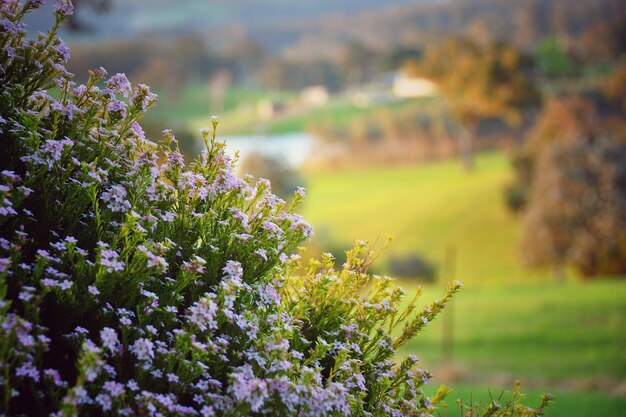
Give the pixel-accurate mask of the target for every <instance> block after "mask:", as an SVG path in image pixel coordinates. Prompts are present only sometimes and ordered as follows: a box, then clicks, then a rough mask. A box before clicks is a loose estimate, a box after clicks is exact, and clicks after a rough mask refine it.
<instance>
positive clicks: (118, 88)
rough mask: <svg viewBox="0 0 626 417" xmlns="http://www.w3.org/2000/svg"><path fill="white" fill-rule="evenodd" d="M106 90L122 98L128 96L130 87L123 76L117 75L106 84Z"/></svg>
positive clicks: (130, 90)
mask: <svg viewBox="0 0 626 417" xmlns="http://www.w3.org/2000/svg"><path fill="white" fill-rule="evenodd" d="M106 86H107V88H109V89H111V90H113V92H114V93H115V94H121V95H122V96H124V97H128V96H130V93H131V92H132V87H131V85H130V81H128V78H126V75H125V74H122V73H117V74H115V75H114V76H112V77H111V78H109V80H108V81H107V82H106Z"/></svg>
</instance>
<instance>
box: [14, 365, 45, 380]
mask: <svg viewBox="0 0 626 417" xmlns="http://www.w3.org/2000/svg"><path fill="white" fill-rule="evenodd" d="M15 375H16V376H23V377H28V378H31V379H32V380H33V381H35V382H39V371H38V370H37V368H36V367H35V365H33V363H32V362H26V363H24V364H23V365H22V366H20V367H19V368H17V369H16V371H15Z"/></svg>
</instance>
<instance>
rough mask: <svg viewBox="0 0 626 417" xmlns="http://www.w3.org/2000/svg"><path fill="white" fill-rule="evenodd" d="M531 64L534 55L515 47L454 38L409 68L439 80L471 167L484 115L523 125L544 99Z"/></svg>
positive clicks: (460, 143) (430, 50) (466, 166)
mask: <svg viewBox="0 0 626 417" xmlns="http://www.w3.org/2000/svg"><path fill="white" fill-rule="evenodd" d="M531 68H532V61H531V60H530V58H529V57H527V56H526V55H524V54H522V53H521V52H520V51H519V50H517V49H515V48H513V47H511V46H509V45H506V44H500V43H497V44H489V45H487V46H479V45H477V44H476V43H474V42H472V41H469V40H467V39H451V40H448V41H446V42H444V43H443V44H441V45H438V46H435V47H432V48H430V49H428V50H427V52H426V54H425V56H424V58H423V59H422V60H421V61H420V62H417V63H415V64H414V65H412V66H410V67H409V68H408V70H409V71H410V72H413V73H417V74H421V75H424V76H427V77H429V78H431V79H433V80H434V81H436V82H437V83H438V85H439V88H440V90H441V92H442V94H443V96H444V98H445V100H446V102H447V104H448V107H449V108H450V111H451V112H452V113H453V114H454V115H455V117H456V118H457V119H458V120H459V122H460V124H461V125H462V126H463V127H464V130H463V132H462V133H461V134H460V136H459V150H460V154H461V156H462V158H463V164H464V166H465V168H466V169H468V170H469V169H471V168H472V152H473V150H472V149H473V141H474V140H475V136H476V134H477V130H478V124H479V122H480V120H481V119H484V118H501V119H503V120H505V121H506V122H507V123H508V124H510V125H511V126H517V125H519V124H520V123H521V120H522V110H523V109H524V108H525V107H526V106H530V105H533V104H536V103H537V102H538V100H539V94H538V92H537V90H536V88H535V86H534V83H533V81H532V79H531V78H530V76H529V71H530V70H531Z"/></svg>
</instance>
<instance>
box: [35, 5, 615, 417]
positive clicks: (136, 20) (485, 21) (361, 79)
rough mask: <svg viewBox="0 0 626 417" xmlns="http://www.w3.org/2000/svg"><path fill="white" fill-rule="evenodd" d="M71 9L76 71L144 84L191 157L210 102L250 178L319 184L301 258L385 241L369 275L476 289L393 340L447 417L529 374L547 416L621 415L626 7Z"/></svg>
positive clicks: (149, 122)
mask: <svg viewBox="0 0 626 417" xmlns="http://www.w3.org/2000/svg"><path fill="white" fill-rule="evenodd" d="M75 3H76V6H77V13H76V14H75V15H74V16H73V20H72V21H71V22H70V24H69V25H67V27H66V28H65V31H64V34H63V37H64V39H65V40H66V42H67V43H69V44H70V46H71V48H72V58H71V61H70V65H69V69H70V71H72V72H73V73H74V74H76V78H77V81H84V80H85V77H86V75H87V71H88V70H89V69H95V68H98V67H100V66H103V67H105V68H106V69H107V70H108V71H109V74H111V75H112V74H114V73H116V72H125V73H126V74H127V75H128V77H129V78H130V80H131V81H132V82H134V83H138V82H142V83H147V84H149V85H151V86H152V87H153V90H155V91H156V92H157V93H158V94H159V96H160V100H159V103H158V105H157V106H156V108H154V109H153V110H152V111H151V112H149V113H148V115H147V116H146V117H145V119H144V120H143V124H144V128H145V129H146V130H147V132H148V133H149V135H150V137H151V138H152V139H154V140H158V139H159V138H160V136H161V133H160V132H161V131H162V130H163V129H165V128H173V129H174V132H175V134H176V136H177V138H178V139H179V141H180V146H181V149H182V150H183V151H184V153H185V154H186V156H187V158H188V159H189V160H192V159H193V158H194V157H195V155H196V154H197V153H198V152H199V151H200V150H201V149H202V146H201V143H202V141H201V140H200V138H199V134H198V130H199V128H201V127H205V126H208V125H210V117H211V115H218V116H219V119H220V125H219V136H220V137H221V139H222V140H225V141H226V142H227V144H228V147H229V149H230V150H231V152H233V153H234V152H235V151H237V150H238V151H239V159H240V163H239V166H240V169H241V171H242V172H251V173H253V174H254V175H255V176H259V177H264V178H268V179H270V180H271V181H272V184H273V188H274V191H275V192H276V193H277V194H279V195H281V196H283V197H284V198H286V199H288V198H289V195H290V194H291V193H292V192H293V191H294V190H295V189H296V187H297V186H300V185H303V186H305V187H306V188H307V189H308V193H309V196H308V198H307V200H306V203H305V206H304V207H303V209H302V211H303V215H304V216H305V217H306V218H307V219H308V220H309V221H310V222H311V223H312V224H313V225H314V227H315V230H316V236H315V238H314V240H313V241H312V242H311V244H310V245H309V246H310V247H309V251H308V253H309V255H310V256H317V255H318V254H319V253H321V252H331V253H333V254H334V255H335V257H336V259H337V262H338V264H341V263H343V261H344V259H345V254H344V251H345V250H346V249H347V248H349V247H350V246H351V245H352V242H353V241H354V239H364V240H369V241H371V242H376V241H378V242H383V241H384V240H385V238H386V237H387V236H388V235H391V236H394V242H393V244H392V245H391V246H390V247H389V248H387V249H386V250H384V251H383V252H382V253H381V254H380V256H379V257H378V259H377V261H376V262H375V264H374V266H373V268H374V271H373V272H375V273H379V274H390V275H392V276H394V277H398V278H399V279H400V283H401V285H402V286H403V287H405V288H406V289H408V290H409V291H410V290H413V289H414V288H415V287H416V286H417V285H423V286H424V287H425V295H424V297H423V300H424V303H426V302H427V301H429V300H432V299H434V298H437V297H439V296H440V295H441V294H442V292H443V287H444V285H445V283H446V282H449V281H451V280H452V279H459V280H461V281H462V282H463V283H464V284H465V289H464V290H463V292H462V293H461V294H460V295H459V296H458V297H457V299H456V300H455V302H454V303H453V305H452V306H451V307H450V308H449V309H448V310H447V311H446V312H445V313H444V314H443V316H442V317H440V319H439V320H437V321H436V322H435V323H433V324H432V326H430V327H429V328H428V329H427V330H426V331H425V333H424V334H423V335H421V336H420V337H418V338H417V339H416V340H415V341H414V342H413V344H411V345H410V346H409V347H408V348H407V349H405V351H403V352H402V353H401V354H402V355H406V354H408V353H415V354H417V355H418V356H419V357H420V358H421V360H422V362H421V363H422V364H423V366H424V367H427V368H428V369H431V370H432V371H433V373H434V382H433V384H431V385H432V387H430V388H428V390H430V391H434V390H435V389H436V388H437V386H438V385H439V383H447V384H450V385H451V386H452V387H453V388H454V390H455V391H454V392H453V394H452V396H451V397H450V400H449V404H450V408H449V409H448V410H447V411H446V410H444V411H442V415H458V411H457V409H456V405H455V402H454V399H455V398H464V399H465V400H466V401H469V400H470V399H472V400H474V401H477V400H482V401H485V400H488V399H489V396H490V395H491V396H492V397H493V398H498V397H499V396H500V394H501V393H502V391H503V390H510V389H511V388H512V387H513V382H514V381H515V380H516V379H520V380H522V382H523V387H524V390H525V391H526V392H528V393H529V394H530V398H531V402H532V399H535V400H536V401H537V402H538V394H539V393H541V392H545V391H549V392H552V393H553V394H555V395H556V397H557V402H556V405H555V406H554V407H553V409H552V410H551V411H550V413H548V415H550V416H570V417H575V416H603V417H610V416H616V417H618V416H626V279H625V278H626V119H625V115H626V2H624V1H623V0H577V1H572V0H525V1H519V0H387V1H381V0H299V1H297V2H291V1H287V0H265V1H262V2H260V1H252V0H215V1H203V0H185V1H181V0H132V1H131V0H126V1H122V0H75ZM48 7H49V8H51V7H52V4H49V5H48ZM49 16H51V13H49V11H48V12H45V11H43V12H40V13H38V14H37V15H33V16H32V19H31V22H30V28H31V29H32V30H33V31H36V30H45V29H46V28H47V27H49V26H50V24H51V22H50V20H49V19H50V18H49ZM382 246H383V245H382V243H380V244H379V245H378V247H379V248H381V247H382Z"/></svg>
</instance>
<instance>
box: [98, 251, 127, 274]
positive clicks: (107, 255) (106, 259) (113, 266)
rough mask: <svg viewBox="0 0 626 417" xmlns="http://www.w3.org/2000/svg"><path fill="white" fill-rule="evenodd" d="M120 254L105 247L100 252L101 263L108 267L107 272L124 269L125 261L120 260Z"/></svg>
mask: <svg viewBox="0 0 626 417" xmlns="http://www.w3.org/2000/svg"><path fill="white" fill-rule="evenodd" d="M118 258H119V255H118V253H117V252H116V251H114V250H110V249H105V250H103V251H102V252H100V265H102V266H104V267H106V269H107V272H113V271H116V272H120V271H123V270H124V262H122V261H120V260H118Z"/></svg>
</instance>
